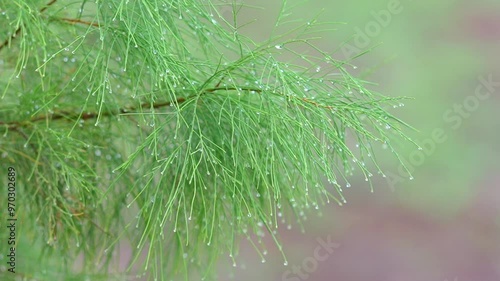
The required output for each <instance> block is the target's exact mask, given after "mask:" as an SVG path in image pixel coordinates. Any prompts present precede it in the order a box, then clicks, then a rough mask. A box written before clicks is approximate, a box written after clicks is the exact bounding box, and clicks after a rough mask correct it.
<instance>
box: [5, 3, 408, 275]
mask: <svg viewBox="0 0 500 281" xmlns="http://www.w3.org/2000/svg"><path fill="white" fill-rule="evenodd" d="M0 3H1V4H0V40H1V41H0V42H3V40H5V42H4V43H3V44H1V45H0V95H1V98H2V101H1V103H0V128H2V129H3V130H4V132H3V137H0V154H1V155H2V162H1V163H2V164H1V165H2V171H6V169H7V167H8V166H12V167H15V168H16V169H17V170H18V173H19V176H18V188H17V205H18V206H19V207H18V220H19V222H20V223H21V224H22V228H21V229H20V230H19V231H20V232H22V235H20V238H19V241H18V244H23V245H25V244H30V245H33V250H31V253H30V254H29V255H28V254H26V255H22V254H19V255H20V257H19V258H20V261H18V263H19V268H18V272H19V274H22V276H27V277H34V278H37V279H39V280H58V278H61V279H59V280H63V279H64V280H69V278H76V279H75V280H79V279H78V278H82V279H83V278H85V276H90V278H91V280H98V279H100V278H103V279H106V280H109V279H110V278H111V277H112V276H118V275H116V274H114V272H117V271H118V269H117V265H116V263H117V260H118V259H117V256H118V255H119V254H120V252H124V251H125V252H126V251H130V249H131V251H132V257H131V259H130V260H125V261H121V262H122V264H123V262H126V263H127V270H126V271H123V270H121V272H120V274H122V273H124V274H127V275H129V274H133V275H134V276H135V275H137V276H138V277H141V278H142V277H143V276H145V278H147V279H151V280H157V279H159V280H170V279H171V278H173V276H175V275H180V276H184V277H185V278H186V279H188V278H191V277H192V276H194V275H187V272H188V269H192V268H196V267H199V268H200V270H199V273H200V274H201V276H204V277H210V276H211V274H212V269H213V265H214V264H215V262H216V260H217V257H218V256H219V255H220V253H221V252H223V253H228V254H229V255H230V257H232V258H233V259H235V258H236V255H237V253H238V248H237V245H238V241H239V239H240V238H242V237H247V238H249V240H250V241H252V243H254V245H255V248H256V250H257V251H258V252H259V253H261V252H262V251H263V247H265V246H264V245H262V241H261V238H262V237H263V236H264V235H265V234H268V235H272V236H273V238H274V240H275V241H276V245H277V247H278V248H279V250H280V251H282V247H281V245H280V244H279V239H278V237H277V236H276V229H277V228H278V227H283V223H285V225H286V224H288V223H290V222H291V221H292V220H295V219H296V218H298V221H299V223H300V221H301V220H302V219H303V218H304V217H305V212H307V211H308V210H309V209H311V208H316V209H318V208H319V207H320V206H321V205H324V204H325V203H328V202H330V201H334V202H336V203H338V204H342V203H343V202H345V199H344V198H343V196H342V188H341V184H346V183H347V184H348V179H347V176H349V175H351V174H352V173H353V171H354V170H356V169H357V170H358V171H359V172H361V173H363V174H364V175H365V177H366V179H367V181H369V180H370V177H371V176H372V172H370V169H369V167H370V166H372V167H375V171H376V172H378V173H380V174H382V175H383V172H382V171H381V170H380V169H379V168H378V166H377V165H376V162H375V160H374V159H375V157H374V152H373V148H372V145H371V144H372V143H376V142H380V143H383V144H385V145H387V146H389V147H390V148H391V150H392V151H393V152H394V149H392V144H391V138H392V136H398V137H402V138H403V139H407V138H406V137H405V135H404V134H403V132H402V131H401V127H405V126H406V125H405V124H404V123H402V122H401V121H400V120H398V119H397V118H395V117H394V116H392V115H391V114H390V113H388V112H387V110H386V109H387V108H389V107H391V108H392V107H393V106H396V107H397V105H398V104H399V102H400V101H399V99H393V98H387V97H384V96H381V95H379V94H377V93H374V92H372V91H370V90H369V89H367V88H366V86H365V85H366V82H365V81H363V80H360V79H357V78H355V77H353V76H351V75H350V74H349V73H348V72H347V71H346V66H349V65H350V64H349V61H338V60H335V59H334V58H333V57H332V54H331V53H327V52H324V51H322V50H321V49H319V48H318V47H316V46H315V45H314V40H315V39H316V38H315V37H314V34H315V32H316V31H317V30H318V29H317V28H318V27H320V29H321V30H324V27H325V26H327V25H325V24H324V23H320V22H317V21H316V20H312V21H309V22H308V23H307V24H304V25H300V26H297V25H293V26H292V25H291V24H290V23H288V24H287V23H286V21H287V19H286V15H288V14H289V12H290V11H289V10H287V6H286V1H284V5H283V10H282V11H281V14H280V19H279V20H278V21H277V24H276V26H275V27H274V28H275V31H277V30H278V28H279V29H280V30H281V29H283V28H284V27H286V26H287V25H290V29H289V31H288V32H285V33H283V35H276V36H274V37H272V38H270V39H269V40H268V41H266V42H260V43H258V42H254V41H252V40H251V39H250V38H247V37H245V36H244V35H243V34H240V33H239V27H240V26H241V25H240V24H238V23H237V19H238V15H237V12H238V11H240V8H241V7H239V6H237V5H236V4H235V5H234V7H233V8H234V11H235V12H234V18H233V19H231V20H229V19H225V18H224V17H221V16H219V15H218V11H219V9H218V7H217V6H216V5H214V4H213V3H211V2H210V1H196V0H177V1H166V0H156V1H150V0H142V1H140V0H109V1H86V0H82V1H62V0H61V1H48V2H46V0H37V1H34V0H25V1H23V0H14V1H11V0H9V1H7V0H2V1H1V2H0ZM275 33H276V32H273V34H275ZM4 38H5V39H4ZM356 143H357V144H358V145H357V147H354V144H356ZM394 153H395V152H394ZM396 156H397V154H396ZM369 163H372V164H370V165H369ZM348 185H349V184H348ZM0 207H1V209H2V210H4V209H5V208H6V200H2V201H1V203H0ZM2 220H3V218H2ZM2 241H4V240H3V239H2ZM5 246H6V245H4V244H2V245H1V246H0V247H1V249H2V250H3V249H4V248H3V247H5ZM24 249H25V250H26V251H28V252H29V250H27V249H26V247H25V248H24ZM23 251H24V250H23ZM282 252H283V251H282ZM28 256H30V258H28ZM33 256H36V257H35V258H33ZM77 256H80V257H83V259H82V260H83V261H82V262H77V263H76V267H77V268H80V270H72V269H74V267H75V264H74V263H75V262H74V261H75V257H77ZM283 258H284V259H285V261H286V258H285V255H284V254H283ZM36 259H43V260H45V261H44V262H43V263H38V262H33V260H36ZM49 261H54V262H55V264H57V266H54V265H51V264H50V263H49ZM51 270H52V271H51ZM80 271H81V274H80V273H78V272H80ZM54 272H55V273H54ZM75 272H76V273H75ZM0 274H4V275H5V274H10V273H8V272H4V273H0ZM61 276H62V277H61ZM71 276H74V277H71ZM102 276H104V277H102ZM116 278H117V280H123V278H125V277H124V276H118V277H116Z"/></svg>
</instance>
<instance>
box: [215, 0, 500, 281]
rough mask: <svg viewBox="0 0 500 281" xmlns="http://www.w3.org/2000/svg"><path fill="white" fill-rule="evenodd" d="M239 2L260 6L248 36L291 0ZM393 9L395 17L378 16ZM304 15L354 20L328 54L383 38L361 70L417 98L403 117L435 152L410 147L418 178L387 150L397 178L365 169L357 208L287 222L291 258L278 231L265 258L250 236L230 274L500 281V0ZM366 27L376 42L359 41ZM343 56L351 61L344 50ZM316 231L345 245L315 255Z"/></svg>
mask: <svg viewBox="0 0 500 281" xmlns="http://www.w3.org/2000/svg"><path fill="white" fill-rule="evenodd" d="M239 3H241V4H244V5H248V6H252V7H260V8H251V7H246V8H243V9H242V11H241V14H240V16H241V18H240V24H241V23H245V22H246V21H251V20H256V22H255V23H253V24H251V25H249V26H246V27H245V28H243V29H242V32H243V33H245V34H246V35H248V36H250V37H252V38H254V39H256V40H264V39H266V38H267V37H268V35H269V32H268V31H269V30H270V28H269V27H272V26H273V24H274V22H275V19H276V17H277V15H278V13H279V10H280V6H281V1H265V0H245V1H243V0H241V1H239ZM289 3H290V4H294V3H295V2H294V1H289ZM398 3H399V4H398ZM394 7H397V9H396V10H397V11H398V12H397V13H391V17H390V19H388V18H386V20H385V22H384V21H381V20H380V19H379V18H377V16H376V14H378V15H381V14H384V12H383V11H389V10H391V9H392V11H393V12H394V10H395V9H394ZM294 11H295V13H296V14H295V15H294V18H297V19H303V22H306V21H307V20H308V19H309V18H311V17H313V16H315V15H317V14H318V13H319V12H321V11H323V12H322V14H321V17H320V19H322V20H325V21H335V22H345V23H346V24H344V25H338V26H337V30H336V31H333V32H329V33H323V34H322V36H323V39H322V40H321V41H319V42H318V44H319V45H320V46H321V47H322V48H323V49H325V50H331V51H332V52H334V51H335V50H338V48H339V46H340V44H342V42H346V41H347V40H350V39H354V40H351V41H348V43H349V44H350V45H349V46H351V47H355V48H358V49H360V50H366V49H369V48H370V47H373V46H376V47H375V48H374V49H373V50H371V51H370V52H369V53H368V54H366V55H364V56H362V57H360V58H357V59H356V60H355V61H354V62H353V64H355V65H356V66H357V68H356V69H350V70H351V72H352V73H353V74H356V75H358V76H363V77H365V78H366V79H367V80H370V81H373V82H377V83H378V85H375V86H372V87H371V89H373V90H376V91H379V92H382V93H383V94H385V95H388V96H408V97H411V98H413V99H412V100H408V101H405V106H404V107H402V108H398V109H395V111H394V113H395V114H396V115H397V116H398V117H401V118H402V119H403V120H405V121H407V122H408V123H410V124H411V125H413V126H414V127H415V128H417V129H418V130H419V131H418V132H409V133H410V134H411V135H412V137H413V138H414V139H415V140H416V141H417V142H418V143H419V144H420V145H422V146H423V147H424V150H422V151H418V150H417V149H415V147H413V146H410V145H403V146H402V147H401V148H400V149H399V151H400V152H401V156H402V157H403V158H404V159H405V160H406V161H407V162H409V164H410V166H413V169H412V170H413V176H414V179H413V180H410V179H409V177H408V175H406V174H402V173H400V172H398V167H397V165H396V163H397V162H396V160H394V158H393V157H390V158H389V157H387V156H390V153H388V152H385V153H382V154H380V153H379V155H378V156H379V159H380V161H381V162H382V163H383V166H384V170H385V171H389V172H390V173H388V174H392V176H391V177H389V178H390V180H389V181H388V180H387V179H384V178H382V177H380V176H378V177H374V180H373V184H374V188H375V192H374V193H370V190H369V185H368V184H367V183H366V182H365V181H364V176H362V175H358V176H359V178H354V179H352V180H351V181H352V187H351V188H348V189H347V188H346V189H345V196H346V199H347V201H348V204H346V205H345V206H343V207H340V206H336V205H331V206H325V207H324V208H323V211H322V214H323V215H322V216H321V217H320V216H317V213H316V212H311V214H310V215H309V220H308V221H307V222H306V223H304V229H305V233H302V231H301V230H300V229H299V228H298V227H295V226H294V227H293V228H292V229H291V230H287V229H286V227H282V229H281V231H280V235H281V236H282V238H283V239H282V242H283V245H284V249H285V252H286V254H287V257H288V266H284V264H283V259H282V258H281V255H280V253H279V252H278V251H277V250H276V249H275V248H274V247H273V246H272V241H271V239H270V238H269V237H267V242H268V243H267V244H268V245H269V247H268V253H267V255H266V256H265V258H266V262H265V263H261V257H260V256H258V255H257V254H256V253H255V251H254V250H253V248H252V247H251V246H250V245H249V244H248V243H246V242H243V243H242V245H241V248H242V252H241V255H240V257H239V258H238V259H237V266H236V267H232V261H230V259H229V257H223V258H222V262H221V265H220V280H242V281H243V280H293V281H298V280H310V281H316V280H318V281H323V280H341V281H360V280H370V281H379V280H380V281H393V280H394V281H396V280H397V281H401V280H404V281H413V280H415V281H417V280H418V281H421V280H431V281H433V280H435V281H441V280H450V281H451V280H453V281H479V280H481V281H494V280H500V173H499V172H500V169H499V164H498V160H499V156H500V154H499V153H498V145H497V144H499V143H500V118H499V117H500V114H499V110H498V109H499V106H500V85H499V83H498V82H500V52H499V50H500V2H499V1H498V0H489V1H488V0H481V1H470V0H469V1H464V0H463V1H458V0H456V1H450V0H441V1H428V0H422V1H410V0H401V1H391V0H370V1H368V0H353V1H338V0H331V1H326V0H310V1H308V2H307V3H303V4H302V5H300V6H298V7H297V8H296V9H295V10H294ZM223 12H224V11H223ZM228 13H229V16H231V12H230V11H229V12H228ZM385 15H387V14H385ZM225 16H226V15H225ZM383 25H384V26H383ZM377 26H378V27H380V29H377ZM367 29H368V32H366V30H367ZM359 30H362V31H365V34H366V33H368V34H367V37H368V41H369V42H368V43H369V44H368V45H367V46H365V44H360V43H359V42H360V41H359V40H358V43H357V44H356V41H355V40H356V34H358V33H359ZM353 35H354V37H353ZM365 39H366V38H365ZM346 46H347V45H346ZM333 56H334V57H335V58H337V59H346V58H347V56H346V52H345V51H344V52H343V51H342V50H340V51H337V52H335V53H334V54H333ZM481 77H482V78H481ZM481 79H482V80H486V81H487V80H492V81H495V82H496V84H494V86H495V88H492V89H491V90H487V88H486V87H484V86H480V85H482V84H481ZM478 87H481V88H479V89H480V91H479V92H477V93H476V89H477V88H478ZM478 94H483V96H478ZM486 94H488V95H486ZM436 134H437V136H436ZM386 158H387V159H386ZM317 239H323V240H325V241H326V240H327V239H331V241H334V242H335V243H338V244H339V247H338V248H337V249H335V251H334V252H333V253H331V254H328V256H327V258H326V259H325V260H323V261H319V260H317V259H316V260H314V261H313V260H312V257H313V256H314V251H315V249H316V248H317V247H318V246H319V245H320V243H319V242H318V241H317ZM294 270H295V273H294ZM299 271H300V273H298V272H299Z"/></svg>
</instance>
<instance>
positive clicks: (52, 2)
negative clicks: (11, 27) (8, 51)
mask: <svg viewBox="0 0 500 281" xmlns="http://www.w3.org/2000/svg"><path fill="white" fill-rule="evenodd" d="M56 1H57V0H51V1H50V2H49V3H47V5H45V7H43V8H41V9H40V13H43V12H44V11H45V10H47V8H48V7H50V6H52V5H53V4H54V3H55V2H56ZM20 33H21V27H18V28H17V30H16V31H15V32H14V33H12V35H11V36H10V37H9V38H7V39H5V41H3V43H2V44H1V45H0V51H1V50H2V49H3V48H4V47H5V46H7V45H8V44H9V42H10V41H12V40H14V38H15V37H16V36H18V35H19V34H20Z"/></svg>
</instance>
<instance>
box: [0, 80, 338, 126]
mask: <svg viewBox="0 0 500 281" xmlns="http://www.w3.org/2000/svg"><path fill="white" fill-rule="evenodd" d="M216 91H246V92H251V91H253V92H256V93H260V94H261V93H262V90H261V89H255V88H245V87H241V88H237V87H215V88H211V89H206V90H205V91H203V92H202V93H201V94H202V95H203V94H207V93H213V92H216ZM197 96H199V95H192V96H189V97H187V98H178V99H177V100H175V101H164V102H157V103H153V104H152V105H151V103H147V102H146V103H142V104H141V105H140V106H135V107H122V108H120V109H119V110H117V111H107V112H102V113H99V112H87V113H74V112H67V111H60V112H56V113H52V114H47V115H41V116H37V117H34V118H32V119H30V120H28V121H23V122H19V121H12V122H3V121H0V126H2V125H3V126H4V127H6V129H7V130H14V131H18V130H19V128H21V127H26V126H29V125H31V124H32V123H36V122H40V121H43V120H50V121H54V120H59V119H66V120H89V119H95V118H97V117H111V116H117V115H119V114H130V113H138V110H139V109H140V108H150V109H159V108H163V107H167V106H170V105H172V104H181V103H183V102H186V101H187V100H190V99H193V98H195V97H197ZM295 99H298V100H301V101H303V102H305V103H309V104H312V105H314V106H316V107H320V108H325V109H329V110H332V109H333V106H328V105H323V104H319V103H317V102H315V101H312V100H310V99H308V98H295Z"/></svg>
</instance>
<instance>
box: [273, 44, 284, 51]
mask: <svg viewBox="0 0 500 281" xmlns="http://www.w3.org/2000/svg"><path fill="white" fill-rule="evenodd" d="M274 48H276V49H278V50H282V49H283V45H276V46H274Z"/></svg>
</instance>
